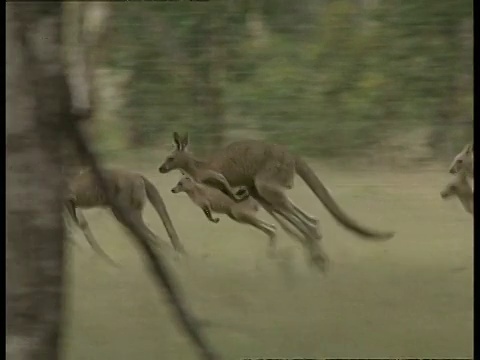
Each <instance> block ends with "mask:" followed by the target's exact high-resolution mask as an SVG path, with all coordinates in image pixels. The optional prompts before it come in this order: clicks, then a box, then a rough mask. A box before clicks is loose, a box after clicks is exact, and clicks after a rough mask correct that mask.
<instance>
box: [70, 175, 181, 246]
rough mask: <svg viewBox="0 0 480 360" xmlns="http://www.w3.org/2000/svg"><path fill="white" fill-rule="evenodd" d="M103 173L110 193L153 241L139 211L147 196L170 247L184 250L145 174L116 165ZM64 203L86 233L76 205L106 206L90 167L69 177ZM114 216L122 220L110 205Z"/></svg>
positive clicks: (141, 209)
mask: <svg viewBox="0 0 480 360" xmlns="http://www.w3.org/2000/svg"><path fill="white" fill-rule="evenodd" d="M102 171H103V176H104V179H105V180H106V183H107V188H108V191H111V195H112V196H113V197H115V198H116V200H117V201H118V202H119V203H120V204H122V206H124V207H125V208H126V209H127V212H128V216H130V218H131V220H133V221H135V222H136V223H137V224H138V225H139V226H140V227H141V228H143V231H144V232H145V233H146V234H148V235H149V236H150V237H151V239H152V241H157V240H158V238H157V236H156V235H155V234H154V233H153V232H152V231H151V230H150V229H149V228H148V227H147V226H146V225H145V222H144V221H143V217H142V212H143V209H144V207H145V203H146V201H147V199H148V200H149V201H150V203H151V204H152V206H153V207H154V208H155V210H156V211H157V213H158V215H159V216H160V219H161V220H162V222H163V225H164V226H165V228H166V230H167V233H168V235H169V237H170V240H171V242H172V245H173V247H174V248H175V250H176V251H178V252H179V253H185V249H184V247H183V245H182V243H181V242H180V240H179V238H178V235H177V232H176V231H175V228H174V226H173V224H172V221H171V220H170V216H169V215H168V212H167V208H166V206H165V203H164V202H163V199H162V198H161V196H160V194H159V193H158V191H157V189H156V188H155V186H154V185H153V184H152V183H151V182H150V181H149V180H148V179H147V178H145V177H144V176H142V175H140V174H137V173H133V172H130V171H125V170H119V169H104V170H102ZM65 203H66V207H67V210H68V213H69V214H70V216H71V218H72V219H73V221H74V222H75V224H76V225H77V226H78V227H79V228H80V229H81V230H82V231H83V232H84V234H85V236H86V237H87V238H88V237H89V236H90V235H87V234H86V233H85V230H84V229H85V223H86V220H85V221H82V222H80V221H79V220H78V218H77V215H76V211H75V209H76V208H81V209H88V208H93V207H109V203H108V200H107V197H106V196H105V193H104V192H103V191H102V189H101V188H100V186H99V184H98V183H97V181H96V178H95V175H94V174H93V173H92V172H91V171H90V170H84V171H82V172H80V173H79V174H77V175H76V176H75V177H73V178H72V179H71V181H70V182H69V184H68V193H67V196H66V200H65ZM112 212H113V215H114V216H115V217H116V218H117V220H118V221H119V222H120V223H122V225H124V226H126V224H124V223H123V222H122V221H121V220H120V218H119V216H118V214H117V213H116V212H115V211H114V210H113V209H112Z"/></svg>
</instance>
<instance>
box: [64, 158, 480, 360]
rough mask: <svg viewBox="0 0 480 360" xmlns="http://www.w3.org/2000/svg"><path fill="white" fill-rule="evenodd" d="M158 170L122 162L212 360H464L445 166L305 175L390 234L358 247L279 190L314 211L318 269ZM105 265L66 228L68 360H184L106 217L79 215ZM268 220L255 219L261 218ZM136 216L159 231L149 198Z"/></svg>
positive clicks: (468, 268) (468, 222) (462, 225)
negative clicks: (220, 359) (325, 261)
mask: <svg viewBox="0 0 480 360" xmlns="http://www.w3.org/2000/svg"><path fill="white" fill-rule="evenodd" d="M157 165H158V164H155V163H154V164H139V163H136V164H135V165H134V166H132V165H130V166H126V165H124V166H125V167H127V168H130V169H132V168H133V169H135V170H138V171H141V172H142V173H143V174H145V175H147V176H148V177H149V179H151V180H152V181H153V182H154V183H155V184H156V185H157V186H158V189H159V190H160V192H161V194H162V196H163V197H164V199H165V202H166V203H167V206H168V208H169V211H170V214H171V217H172V220H173V222H174V224H175V225H176V228H177V231H178V233H179V235H180V237H181V239H182V240H183V242H184V244H185V246H186V248H187V250H188V251H189V253H190V257H189V258H188V260H183V261H182V262H180V263H176V264H173V268H174V270H175V275H176V277H177V278H178V280H179V282H180V283H181V285H182V288H183V290H184V293H185V295H186V297H187V299H188V303H189V306H190V308H191V309H192V310H193V311H194V312H195V314H196V315H197V316H198V317H200V318H202V319H206V320H209V321H210V322H211V326H209V327H206V328H205V331H206V333H207V334H208V337H209V339H210V340H211V343H212V344H213V345H214V346H215V347H216V348H217V349H218V350H219V352H220V353H221V354H222V355H224V358H225V359H232V360H233V359H242V358H246V357H253V358H254V357H281V358H289V357H290V358H292V357H316V358H322V357H330V358H340V357H343V358H345V357H354V358H373V357H427V358H459V357H473V236H472V235H473V231H472V230H473V219H472V217H471V216H470V215H469V214H467V213H465V212H464V211H463V209H462V208H461V206H460V204H459V203H457V201H455V200H452V201H448V202H445V201H442V199H441V198H440V196H439V191H440V190H441V187H442V186H443V185H444V184H445V183H446V181H448V179H449V176H448V174H446V173H445V171H443V172H440V171H428V172H424V173H421V174H412V173H400V172H397V173H393V172H386V171H383V172H382V171H379V172H376V173H375V174H374V173H373V171H370V172H367V171H364V172H353V171H352V172H339V171H334V170H331V169H326V168H322V167H321V166H316V167H315V168H316V172H317V174H318V175H319V177H320V178H321V179H322V180H323V181H324V182H325V184H326V185H327V186H328V187H329V189H330V190H331V191H332V192H333V195H334V197H335V198H336V199H337V201H338V202H339V204H340V205H341V206H342V207H343V208H344V209H345V210H346V211H347V212H348V213H349V214H351V215H352V216H353V217H354V218H356V219H358V220H359V221H361V222H362V223H364V224H366V225H369V226H371V227H375V228H378V229H381V230H395V231H396V236H395V237H394V238H393V239H391V240H390V241H388V242H384V243H369V242H366V241H364V240H362V239H361V238H358V237H357V236H355V235H354V234H351V233H349V232H347V231H346V230H345V229H344V228H342V227H341V226H340V225H338V224H337V223H336V222H335V221H334V220H333V219H332V217H331V216H330V215H329V214H328V213H327V212H326V210H325V209H324V208H323V206H322V205H321V204H320V202H319V201H317V200H316V199H315V198H314V197H313V194H312V193H311V192H310V191H309V190H308V188H307V187H306V185H305V184H304V183H303V182H302V181H301V180H300V179H297V180H296V187H295V189H294V190H292V191H291V192H290V195H291V197H292V199H294V200H295V202H296V203H298V204H299V205H300V206H302V208H304V209H305V210H307V211H308V212H310V213H311V214H315V215H317V216H319V218H320V221H321V229H322V232H323V234H324V244H325V248H326V250H327V252H328V254H329V256H330V258H331V268H330V271H329V273H328V274H327V275H326V276H323V275H321V274H319V273H318V272H317V271H316V269H315V268H311V267H309V266H308V265H307V263H306V261H305V254H304V252H303V250H302V249H301V248H300V246H299V245H298V244H297V243H295V242H294V241H293V240H291V239H290V238H289V237H288V236H287V235H286V234H285V233H283V232H281V231H280V230H279V240H280V247H281V253H282V254H283V255H285V256H284V257H283V259H284V260H283V262H275V261H273V260H269V259H267V258H266V257H265V251H266V246H267V240H266V238H265V236H264V235H263V234H262V233H260V232H258V231H257V230H255V229H250V228H247V227H246V226H242V225H239V224H236V223H234V222H232V221H231V220H230V219H228V218H226V217H224V216H221V220H220V222H219V223H218V224H213V223H211V222H208V221H207V220H206V219H205V218H204V215H203V213H202V212H201V210H200V209H198V208H196V207H194V205H193V204H191V203H190V201H189V199H188V198H187V196H186V195H185V194H179V195H174V194H172V193H170V189H171V187H173V186H174V185H175V183H176V181H177V180H178V176H179V175H178V174H176V173H175V174H174V173H172V174H168V175H161V174H159V173H157V172H156V171H155V169H156V167H157ZM85 213H86V215H87V218H88V219H89V221H90V225H91V227H92V230H93V231H94V233H95V234H96V235H97V237H98V239H99V240H100V241H101V243H102V246H103V248H104V249H105V250H106V251H107V252H108V253H109V254H110V255H111V257H113V258H114V259H115V260H116V261H117V262H118V263H120V264H121V267H120V268H119V269H116V268H112V267H110V266H109V265H108V264H106V263H104V262H103V261H102V259H101V258H98V257H97V256H96V255H95V254H94V253H93V252H92V250H91V249H90V248H89V247H88V245H87V244H86V242H84V241H83V238H82V235H81V233H79V232H76V233H75V240H76V242H77V243H78V244H79V245H78V246H74V247H71V248H70V249H71V254H70V255H71V256H70V257H69V282H70V284H69V290H70V291H69V293H68V301H67V308H66V312H67V333H66V334H65V338H64V345H65V352H66V359H68V360H93V359H99V360H100V359H101V360H110V359H115V360H132V359H139V360H140V359H141V360H153V359H172V360H174V359H175V360H176V359H179V360H188V359H195V358H196V357H195V352H194V351H193V349H192V347H191V345H190V343H189V341H188V339H187V338H186V337H185V336H184V335H183V333H182V332H181V329H179V327H178V325H177V324H176V323H175V320H174V319H173V318H172V314H171V312H170V309H169V307H168V305H167V303H166V301H165V296H164V295H163V294H162V293H161V292H159V291H158V290H157V289H156V288H155V286H154V284H153V282H152V281H151V277H150V274H149V273H148V272H147V270H146V267H145V265H144V263H143V262H142V256H141V255H140V254H139V252H138V251H137V248H136V247H135V246H134V245H133V244H132V242H131V241H130V240H129V238H128V237H127V235H126V233H125V232H124V231H123V230H122V228H121V227H120V225H118V224H117V223H116V222H115V221H114V220H113V217H112V216H111V215H110V214H109V213H108V212H106V211H103V210H90V211H86V212H85ZM260 216H261V217H262V218H263V219H265V220H267V221H269V222H270V221H272V220H271V219H270V218H269V217H268V215H266V214H265V213H262V214H261V215H260ZM145 217H146V220H147V222H148V224H149V226H150V227H151V228H152V230H153V231H154V232H156V233H157V234H158V235H160V236H162V237H163V238H165V239H167V237H166V232H165V230H164V228H163V226H162V223H161V222H160V220H159V219H158V218H157V217H156V214H155V213H154V211H153V210H152V208H151V207H150V206H148V208H147V209H146V211H145Z"/></svg>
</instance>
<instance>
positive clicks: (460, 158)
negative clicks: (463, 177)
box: [448, 143, 473, 176]
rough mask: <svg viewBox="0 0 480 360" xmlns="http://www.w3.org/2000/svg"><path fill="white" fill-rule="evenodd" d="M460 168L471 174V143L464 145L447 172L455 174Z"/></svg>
mask: <svg viewBox="0 0 480 360" xmlns="http://www.w3.org/2000/svg"><path fill="white" fill-rule="evenodd" d="M461 170H465V171H467V173H468V174H469V175H471V176H473V143H472V144H467V145H465V146H464V148H463V149H462V151H461V152H460V153H459V154H458V155H457V156H455V158H454V159H453V161H452V163H451V164H450V168H449V169H448V172H449V173H450V174H457V173H459V172H460V171H461Z"/></svg>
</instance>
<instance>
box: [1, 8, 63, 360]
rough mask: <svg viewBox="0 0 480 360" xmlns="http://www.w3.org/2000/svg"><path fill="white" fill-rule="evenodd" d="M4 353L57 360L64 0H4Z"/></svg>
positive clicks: (24, 358) (11, 358) (26, 358)
mask: <svg viewBox="0 0 480 360" xmlns="http://www.w3.org/2000/svg"><path fill="white" fill-rule="evenodd" d="M6 11H7V14H6V27H7V30H6V48H7V58H6V67H7V79H6V80H7V86H6V87H7V95H6V107H7V120H6V122H7V124H6V133H7V135H6V143H7V144H6V145H7V146H6V151H7V176H6V196H7V214H6V218H7V238H6V282H7V286H6V302H7V304H6V321H7V326H6V356H7V359H9V360H16V359H19V360H20V359H21V360H29V359H32V360H33V359H35V360H43V359H45V360H47V359H48V360H55V359H58V358H59V340H60V335H61V331H60V330H61V322H62V308H63V306H62V303H63V302H62V286H63V259H64V248H63V244H64V224H63V218H62V210H63V207H62V195H63V179H62V175H61V166H62V162H61V154H62V151H61V149H60V145H61V142H60V139H61V135H62V131H61V130H62V126H61V125H62V122H63V121H65V119H67V117H68V116H69V113H70V98H69V92H68V87H67V84H66V79H65V74H64V71H63V66H62V62H61V43H60V34H61V27H60V26H61V21H60V19H61V14H62V3H61V2H44V3H42V2H38V3H27V2H23V3H22V2H9V3H7V4H6Z"/></svg>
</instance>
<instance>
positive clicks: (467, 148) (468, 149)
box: [463, 143, 473, 154]
mask: <svg viewBox="0 0 480 360" xmlns="http://www.w3.org/2000/svg"><path fill="white" fill-rule="evenodd" d="M463 152H464V153H465V154H469V153H472V152H473V143H472V144H467V145H465V147H464V148H463Z"/></svg>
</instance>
